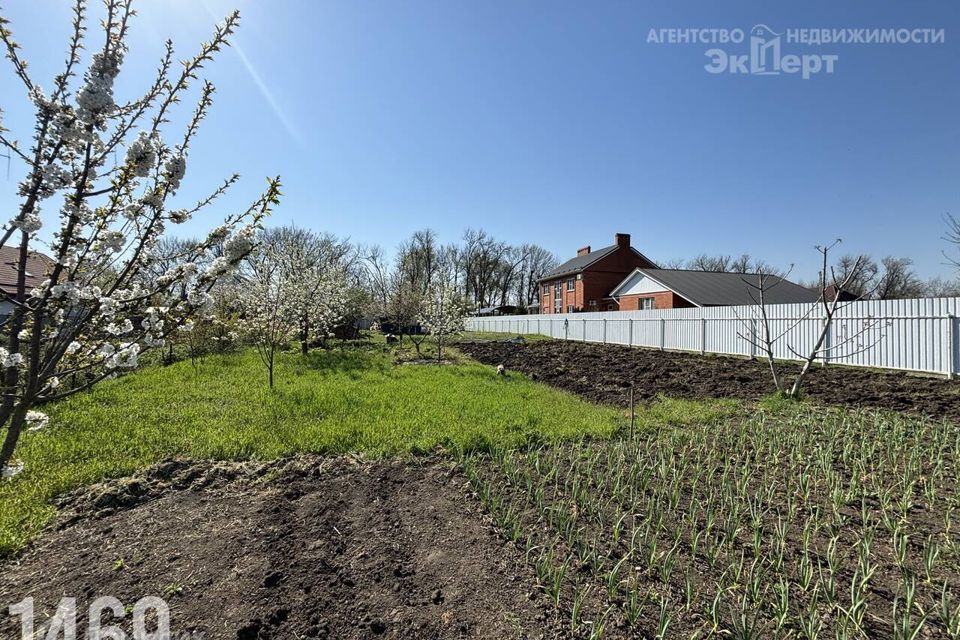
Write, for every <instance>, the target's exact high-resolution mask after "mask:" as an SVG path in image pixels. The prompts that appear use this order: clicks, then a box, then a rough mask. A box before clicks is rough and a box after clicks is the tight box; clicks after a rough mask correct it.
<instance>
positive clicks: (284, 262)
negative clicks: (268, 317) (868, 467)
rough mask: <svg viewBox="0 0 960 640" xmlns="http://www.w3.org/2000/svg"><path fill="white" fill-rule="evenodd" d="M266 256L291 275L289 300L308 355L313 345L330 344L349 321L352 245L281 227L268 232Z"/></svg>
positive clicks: (302, 345)
mask: <svg viewBox="0 0 960 640" xmlns="http://www.w3.org/2000/svg"><path fill="white" fill-rule="evenodd" d="M262 245H263V248H264V253H265V254H266V255H265V256H264V257H265V258H266V259H268V260H271V261H273V262H275V263H277V265H278V267H279V268H280V269H281V270H282V271H284V272H286V273H287V274H288V275H287V276H286V279H287V280H288V281H289V284H288V286H287V288H286V292H287V296H288V300H285V301H284V302H285V304H287V305H288V306H289V307H291V309H292V313H293V314H294V315H295V316H296V320H297V328H296V333H297V339H298V340H299V341H300V349H301V352H302V353H303V354H304V355H306V354H307V352H308V351H309V348H310V344H312V343H314V342H317V341H319V342H323V343H326V340H327V339H328V338H329V337H330V336H331V335H332V333H333V331H334V329H336V328H337V326H338V324H339V323H340V322H341V321H342V320H343V319H344V318H345V315H346V312H347V306H348V296H347V292H348V285H347V277H346V273H345V265H344V258H345V254H346V253H347V252H348V251H349V245H347V244H346V243H342V242H339V241H336V240H335V239H334V238H333V237H332V236H329V235H320V234H317V233H314V232H312V231H308V230H306V229H297V228H293V227H280V228H276V229H269V230H267V231H266V232H265V233H264V238H263V242H262Z"/></svg>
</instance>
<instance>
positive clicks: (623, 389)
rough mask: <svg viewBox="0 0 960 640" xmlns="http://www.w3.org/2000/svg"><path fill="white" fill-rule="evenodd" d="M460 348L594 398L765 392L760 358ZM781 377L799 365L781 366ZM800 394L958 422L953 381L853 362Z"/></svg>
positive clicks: (484, 345)
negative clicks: (874, 368) (873, 368)
mask: <svg viewBox="0 0 960 640" xmlns="http://www.w3.org/2000/svg"><path fill="white" fill-rule="evenodd" d="M457 348H458V349H460V351H462V352H464V353H466V354H467V355H469V356H470V357H472V358H474V359H476V360H479V361H480V362H482V363H484V364H489V365H493V366H496V365H498V364H503V365H504V366H505V367H506V368H507V369H508V370H513V371H519V372H521V373H523V374H525V375H526V376H528V377H530V378H532V379H534V380H539V381H541V382H544V383H546V384H549V385H552V386H555V387H559V388H561V389H566V390H568V391H571V392H573V393H576V394H579V395H581V396H583V397H586V398H589V399H591V400H595V401H597V402H607V403H612V404H619V405H625V404H627V402H628V398H629V387H630V383H631V382H633V383H634V384H635V385H636V386H635V391H634V393H635V395H636V397H637V398H638V399H648V398H653V397H655V396H657V395H658V394H663V395H666V396H670V397H677V398H745V399H754V398H759V397H762V396H764V395H767V394H769V393H770V392H771V391H772V381H771V377H770V371H769V369H768V368H767V367H766V365H765V364H764V363H762V362H760V361H751V360H746V359H740V358H733V357H724V356H701V355H698V354H690V353H677V352H663V351H656V350H650V349H637V348H630V347H624V346H619V345H602V344H589V343H580V342H566V341H562V340H549V341H536V342H529V343H520V342H512V341H487V342H461V343H459V344H458V345H457ZM783 370H784V371H785V372H787V374H788V376H793V375H795V374H796V373H797V372H798V371H799V370H800V368H799V366H797V365H794V364H784V365H783ZM804 389H805V394H806V395H807V396H810V397H812V398H814V399H816V400H817V401H819V402H823V403H827V404H837V405H844V406H848V407H853V406H864V407H871V408H878V409H891V410H894V411H909V412H912V413H918V414H922V415H926V416H932V417H934V418H938V419H941V418H946V419H949V420H952V421H955V422H960V382H957V381H947V380H945V379H937V378H930V377H921V376H916V375H909V374H906V373H902V372H878V371H871V370H865V369H857V368H853V367H842V366H832V367H826V368H823V367H819V366H818V367H817V368H816V369H815V370H813V371H812V372H811V373H810V374H809V377H808V378H807V380H806V382H805V387H804Z"/></svg>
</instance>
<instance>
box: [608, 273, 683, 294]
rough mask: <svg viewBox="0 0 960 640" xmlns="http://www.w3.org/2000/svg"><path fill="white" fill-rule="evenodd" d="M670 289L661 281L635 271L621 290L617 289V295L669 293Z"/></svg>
mask: <svg viewBox="0 0 960 640" xmlns="http://www.w3.org/2000/svg"><path fill="white" fill-rule="evenodd" d="M669 291H670V290H669V289H667V288H666V287H664V286H663V285H662V284H660V283H659V282H657V281H655V280H652V279H651V278H648V277H647V276H645V275H643V274H642V273H634V274H633V275H631V276H630V278H629V279H628V280H627V283H626V285H624V286H623V287H622V288H621V289H620V290H618V291H617V296H632V295H638V294H648V293H667V292H669Z"/></svg>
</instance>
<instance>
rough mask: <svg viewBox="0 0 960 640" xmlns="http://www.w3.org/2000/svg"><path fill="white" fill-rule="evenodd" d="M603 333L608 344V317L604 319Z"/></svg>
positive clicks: (604, 342)
mask: <svg viewBox="0 0 960 640" xmlns="http://www.w3.org/2000/svg"><path fill="white" fill-rule="evenodd" d="M601 335H602V336H603V338H602V339H603V344H607V319H606V318H604V319H603V332H602V334H601Z"/></svg>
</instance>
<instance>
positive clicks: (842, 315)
mask: <svg viewBox="0 0 960 640" xmlns="http://www.w3.org/2000/svg"><path fill="white" fill-rule="evenodd" d="M767 313H768V315H769V317H770V319H771V320H770V322H771V329H772V331H773V333H774V334H778V333H781V332H783V333H784V337H783V339H782V340H780V341H779V342H778V343H777V345H776V348H775V354H776V356H777V357H778V358H782V359H785V360H799V359H800V358H799V357H798V356H797V353H800V354H805V353H808V352H809V351H810V350H811V348H812V347H813V344H814V342H815V341H816V338H817V335H818V332H819V330H820V327H821V326H822V322H823V320H822V312H821V310H820V308H819V306H813V305H810V304H777V305H767ZM757 315H758V314H757V308H756V307H751V306H741V307H699V308H692V309H659V310H652V311H609V312H597V313H564V314H545V315H528V316H501V317H496V318H470V319H469V320H468V322H467V329H468V330H470V331H490V332H497V333H520V334H523V333H526V334H541V335H546V336H551V337H553V338H558V339H561V340H577V341H583V342H599V343H608V344H621V345H628V346H633V347H649V348H655V349H664V350H677V351H694V352H699V353H716V354H726V355H738V356H747V357H750V356H756V355H758V354H757V352H756V349H755V348H754V347H753V346H752V345H751V344H750V341H749V340H747V339H746V338H744V335H745V334H747V335H749V333H750V332H751V331H754V332H760V331H762V325H761V322H760V320H759V319H758V317H757ZM958 315H960V298H918V299H910V300H866V301H861V302H851V303H845V304H844V305H843V308H842V309H841V310H840V311H838V313H837V316H836V318H835V322H834V325H833V326H832V327H831V330H830V332H829V334H828V336H827V344H828V345H831V346H832V347H833V349H832V350H831V352H830V353H829V355H828V356H827V357H825V358H823V359H822V360H825V361H826V362H827V363H829V364H844V365H854V366H860V367H877V368H883V369H899V370H903V371H917V372H923V373H937V374H942V375H944V376H949V377H954V376H956V375H957V374H958V373H960V344H958V343H960V325H958V319H957V316H958ZM795 352H796V353H795Z"/></svg>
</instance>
